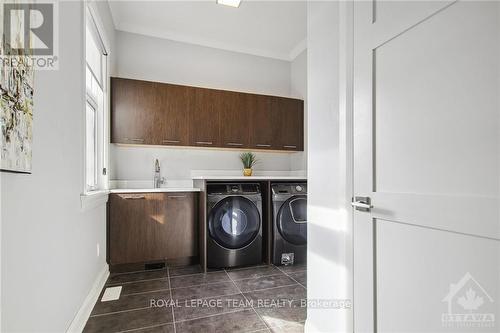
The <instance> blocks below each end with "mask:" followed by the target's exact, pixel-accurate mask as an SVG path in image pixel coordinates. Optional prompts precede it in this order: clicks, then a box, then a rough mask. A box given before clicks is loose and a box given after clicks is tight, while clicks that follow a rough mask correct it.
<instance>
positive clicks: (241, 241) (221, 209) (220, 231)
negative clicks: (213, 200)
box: [208, 196, 261, 249]
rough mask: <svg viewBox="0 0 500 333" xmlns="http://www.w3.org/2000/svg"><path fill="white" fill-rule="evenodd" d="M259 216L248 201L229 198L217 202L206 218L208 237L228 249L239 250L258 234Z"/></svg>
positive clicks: (241, 198)
mask: <svg viewBox="0 0 500 333" xmlns="http://www.w3.org/2000/svg"><path fill="white" fill-rule="evenodd" d="M260 223H261V220H260V214H259V210H258V209H257V206H255V204H254V203H253V202H251V201H250V200H248V199H246V198H244V197H240V196H231V197H227V198H225V199H222V200H221V201H219V202H218V203H217V204H216V205H215V206H214V208H213V209H212V210H211V212H210V215H209V217H208V230H209V234H210V237H211V238H212V239H213V240H215V241H216V242H217V243H218V244H219V245H221V246H223V247H225V248H228V249H241V248H243V247H245V246H247V245H248V244H250V243H251V242H252V241H253V240H254V239H255V237H257V235H258V234H259V230H260Z"/></svg>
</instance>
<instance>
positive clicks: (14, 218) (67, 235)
mask: <svg viewBox="0 0 500 333" xmlns="http://www.w3.org/2000/svg"><path fill="white" fill-rule="evenodd" d="M83 8H84V7H83V4H82V3H81V2H60V4H59V27H60V29H59V59H60V62H59V70H57V71H38V72H36V73H35V83H34V91H35V94H34V127H33V138H34V142H33V173H32V174H31V175H24V174H8V173H2V174H1V181H2V183H1V194H2V200H1V217H2V221H1V222H2V235H1V237H2V239H1V267H2V276H1V283H2V295H1V309H2V326H1V330H2V331H3V332H16V331H23V332H63V331H65V330H66V329H67V328H68V326H69V325H70V323H71V321H72V320H73V318H74V316H75V314H76V313H77V311H78V309H79V308H80V306H81V305H82V303H83V300H84V299H85V297H86V296H87V295H88V293H89V291H90V289H91V287H92V285H93V283H94V280H95V279H96V277H97V276H98V275H99V273H100V272H102V271H103V269H105V267H106V263H105V256H106V253H105V244H106V243H105V233H106V224H105V206H100V207H97V208H95V209H92V210H89V211H85V212H82V210H81V206H80V193H81V192H82V189H83V167H84V155H83V137H84V136H83V129H84V128H83V121H82V120H83V115H84V113H83V110H84V84H85V81H84V80H85V78H84V75H83V73H84V72H83V68H84V67H83V64H84V63H85V62H84V52H83V45H84V41H83V37H84V32H83V27H84V23H83V17H84V16H83V13H84V12H83ZM98 243H99V244H100V245H101V254H100V256H99V257H98V256H97V250H96V244H98Z"/></svg>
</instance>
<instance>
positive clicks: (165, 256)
mask: <svg viewBox="0 0 500 333" xmlns="http://www.w3.org/2000/svg"><path fill="white" fill-rule="evenodd" d="M197 215H198V193H195V192H168V193H112V194H111V195H110V197H109V202H108V261H109V264H110V266H111V268H112V269H113V267H114V266H116V265H125V264H128V265H131V264H138V265H141V264H145V263H153V262H165V261H167V262H172V263H189V262H190V261H191V260H193V259H195V258H196V257H197V256H198V221H197ZM138 267H139V268H140V266H138Z"/></svg>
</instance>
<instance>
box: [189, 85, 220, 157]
mask: <svg viewBox="0 0 500 333" xmlns="http://www.w3.org/2000/svg"><path fill="white" fill-rule="evenodd" d="M217 92H218V91H217V90H211V89H204V88H195V89H194V105H193V109H192V112H190V114H189V136H190V145H192V146H204V147H217V146H219V144H220V140H219V107H218V105H217V104H218V103H219V98H218V97H219V95H218V93H217Z"/></svg>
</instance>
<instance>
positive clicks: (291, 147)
mask: <svg viewBox="0 0 500 333" xmlns="http://www.w3.org/2000/svg"><path fill="white" fill-rule="evenodd" d="M283 148H290V149H295V148H297V146H293V145H290V146H286V145H285V146H283Z"/></svg>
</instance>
